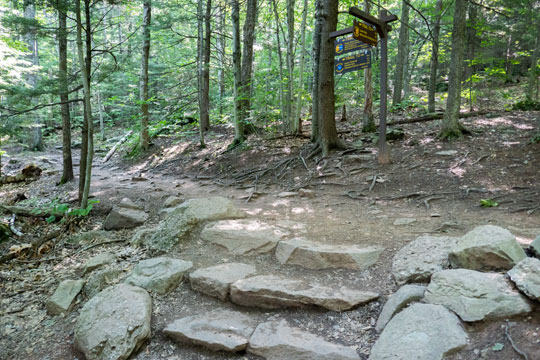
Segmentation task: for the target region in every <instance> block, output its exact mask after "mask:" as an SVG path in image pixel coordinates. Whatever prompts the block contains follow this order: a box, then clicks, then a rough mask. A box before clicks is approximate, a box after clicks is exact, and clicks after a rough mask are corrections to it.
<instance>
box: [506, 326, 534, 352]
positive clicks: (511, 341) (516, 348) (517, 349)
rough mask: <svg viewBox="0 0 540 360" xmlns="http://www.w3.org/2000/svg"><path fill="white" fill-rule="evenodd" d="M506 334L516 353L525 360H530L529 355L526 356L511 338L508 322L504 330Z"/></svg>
mask: <svg viewBox="0 0 540 360" xmlns="http://www.w3.org/2000/svg"><path fill="white" fill-rule="evenodd" d="M504 332H505V333H506V337H507V338H508V340H509V341H510V344H511V345H512V348H513V349H514V351H515V352H517V353H518V354H519V355H521V356H523V358H524V359H525V360H529V357H528V356H527V354H525V353H524V352H523V351H522V350H520V349H519V348H518V347H517V346H516V344H515V343H514V340H513V339H512V337H511V336H510V333H509V332H508V322H506V326H505V328H504Z"/></svg>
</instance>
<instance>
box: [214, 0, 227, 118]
mask: <svg viewBox="0 0 540 360" xmlns="http://www.w3.org/2000/svg"><path fill="white" fill-rule="evenodd" d="M224 7H225V5H222V6H221V7H220V13H219V23H220V28H221V29H225V9H224ZM216 46H217V50H218V54H217V57H218V61H219V64H218V87H219V115H223V98H224V97H225V71H224V67H225V65H224V59H225V47H226V44H225V32H224V31H222V32H221V34H220V35H219V36H218V38H217V45H216Z"/></svg>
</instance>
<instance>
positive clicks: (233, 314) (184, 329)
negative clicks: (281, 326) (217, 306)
mask: <svg viewBox="0 0 540 360" xmlns="http://www.w3.org/2000/svg"><path fill="white" fill-rule="evenodd" d="M255 326H256V324H255V322H254V320H253V319H251V318H249V317H248V316H247V315H245V314H242V313H241V312H238V311H229V310H214V311H211V312H209V313H204V314H200V315H194V316H189V317H185V318H182V319H177V320H175V321H174V322H173V323H171V324H169V325H167V326H166V327H165V329H164V330H163V332H164V333H165V334H166V335H167V336H169V337H171V338H172V339H174V340H176V341H179V342H183V343H186V342H187V343H193V344H196V345H201V346H204V347H206V348H208V349H210V350H215V351H220V350H222V351H230V352H237V351H243V350H245V349H246V347H247V345H248V341H249V338H250V336H251V334H252V333H253V331H254V330H255Z"/></svg>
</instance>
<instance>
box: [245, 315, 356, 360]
mask: <svg viewBox="0 0 540 360" xmlns="http://www.w3.org/2000/svg"><path fill="white" fill-rule="evenodd" d="M248 352H250V353H253V354H255V355H259V356H262V357H264V358H265V359H266V360H284V359H310V360H359V359H360V356H359V355H358V353H357V352H356V350H354V349H353V348H351V347H346V346H343V345H338V344H333V343H330V342H328V341H326V340H324V339H323V338H321V337H319V336H317V335H314V334H311V333H308V332H306V331H303V330H301V329H298V328H294V327H291V326H289V325H288V324H287V322H286V321H285V320H281V321H270V322H265V323H262V324H260V325H259V326H257V329H256V330H255V332H254V333H253V335H252V336H251V339H250V341H249V347H248Z"/></svg>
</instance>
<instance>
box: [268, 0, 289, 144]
mask: <svg viewBox="0 0 540 360" xmlns="http://www.w3.org/2000/svg"><path fill="white" fill-rule="evenodd" d="M272 8H273V9H274V18H275V20H276V43H277V53H278V60H279V105H280V109H281V119H282V122H283V132H284V133H287V131H288V130H289V119H288V118H287V115H288V114H287V106H286V102H287V100H286V99H287V98H286V96H285V89H284V87H285V79H284V77H283V53H282V51H281V36H280V23H281V22H280V21H279V13H278V9H277V4H276V0H272Z"/></svg>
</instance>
